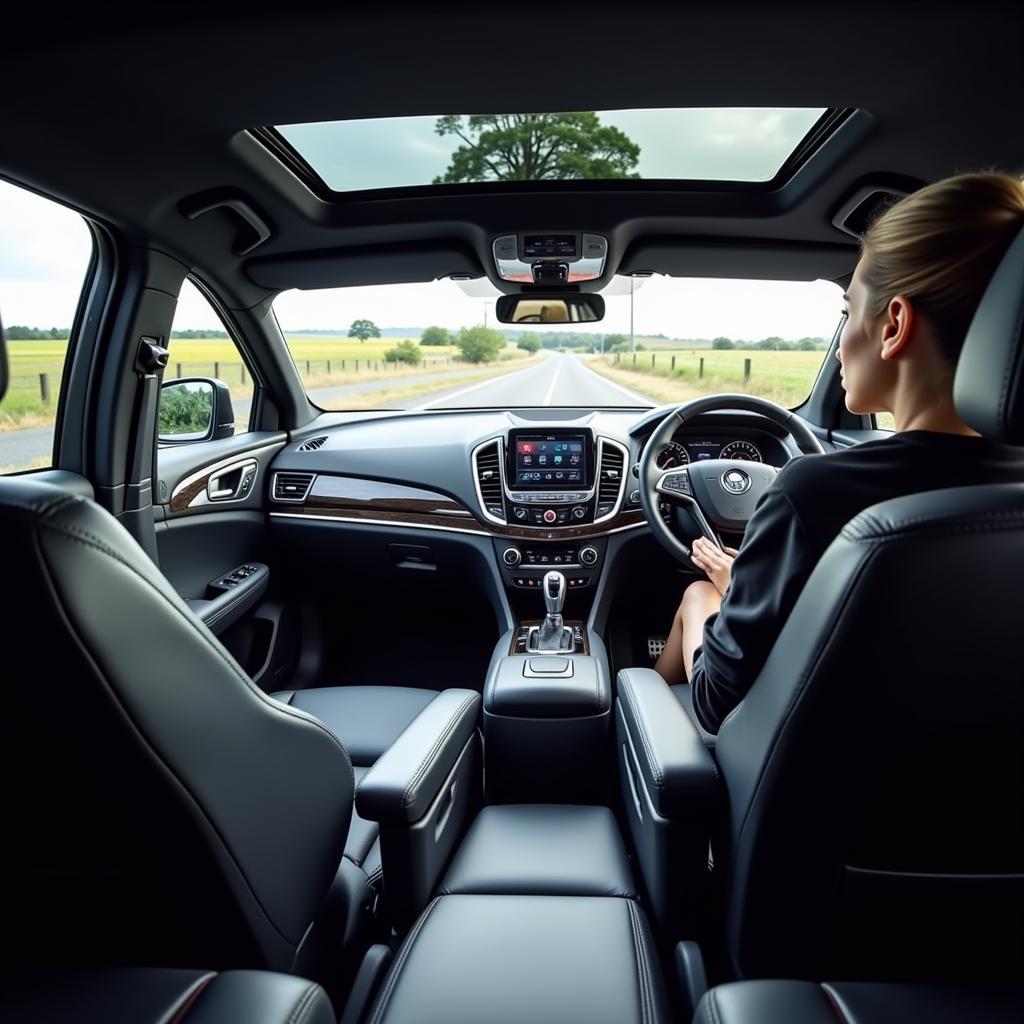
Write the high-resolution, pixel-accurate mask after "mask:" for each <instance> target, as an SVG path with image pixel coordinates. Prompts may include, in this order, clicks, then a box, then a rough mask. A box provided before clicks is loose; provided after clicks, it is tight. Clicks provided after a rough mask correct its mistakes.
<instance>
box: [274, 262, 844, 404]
mask: <svg viewBox="0 0 1024 1024" xmlns="http://www.w3.org/2000/svg"><path fill="white" fill-rule="evenodd" d="M602 294H603V295H604V297H605V303H606V312H605V318H604V320H602V321H601V322H599V323H596V324H566V325H564V326H560V325H550V324H547V325H543V326H541V325H529V326H525V327H524V326H522V325H519V326H515V327H513V326H511V325H505V324H499V323H498V322H497V320H496V317H495V311H494V310H495V300H496V298H497V296H498V293H497V291H496V290H495V289H494V288H493V287H492V286H491V285H490V284H488V283H487V282H486V281H472V282H464V283H463V284H461V285H460V284H458V283H456V282H454V281H450V280H443V281H435V282H433V283H430V284H396V285H377V286H373V287H359V288H336V289H322V290H316V291H288V292H283V293H282V294H281V295H279V296H278V297H277V299H276V300H275V301H274V311H275V313H276V315H277V319H278V322H279V324H280V326H281V330H282V331H283V333H284V335H285V338H286V339H287V342H288V347H289V349H290V351H291V354H292V358H293V359H294V360H295V366H296V369H297V370H298V372H299V375H300V377H301V378H302V381H303V383H304V384H305V386H306V390H307V393H308V394H309V397H310V399H311V400H312V401H313V402H314V404H316V405H318V406H320V407H321V408H323V409H330V410H353V409H444V408H453V409H459V408H499V409H508V408H514V407H521V406H573V407H582V408H596V407H607V406H633V407H638V408H640V407H650V406H655V405H661V404H664V403H666V402H681V401H685V400H686V399H689V398H694V397H696V396H698V395H703V394H714V393H718V392H724V391H729V392H742V393H744V394H750V395H757V396H760V397H763V398H768V399H771V400H772V401H774V402H778V403H779V404H780V405H784V406H787V407H789V408H793V407H794V406H797V405H799V404H800V403H801V402H803V401H804V399H805V398H806V397H807V395H808V394H809V392H810V390H811V386H812V385H813V383H814V379H815V377H816V376H817V374H818V371H819V370H820V368H821V364H822V361H823V359H824V358H825V354H826V351H827V349H828V346H829V343H830V341H831V339H832V336H833V333H834V331H835V327H836V324H837V323H838V321H839V316H840V313H841V311H842V289H841V288H839V287H838V286H837V285H835V284H833V283H832V282H831V281H812V282H803V281H800V282H793V281H746V280H743V281H740V280H713V279H708V278H671V277H663V276H654V277H651V278H616V279H615V281H614V282H613V283H612V284H611V285H610V286H609V287H608V288H606V289H605V290H604V292H603V293H602Z"/></svg>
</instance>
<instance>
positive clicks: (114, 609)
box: [0, 477, 436, 981]
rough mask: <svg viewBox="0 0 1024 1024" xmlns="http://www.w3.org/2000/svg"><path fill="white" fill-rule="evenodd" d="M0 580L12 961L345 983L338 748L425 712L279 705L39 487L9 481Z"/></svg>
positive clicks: (394, 729) (135, 549)
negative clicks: (277, 973) (232, 970)
mask: <svg viewBox="0 0 1024 1024" xmlns="http://www.w3.org/2000/svg"><path fill="white" fill-rule="evenodd" d="M0 564H2V565H3V567H4V578H5V581H7V587H8V594H9V595H14V594H15V593H16V595H17V599H16V600H14V601H10V602H8V603H6V605H5V609H4V617H3V620H2V628H3V646H4V658H5V662H4V668H5V680H7V681H8V687H7V688H6V690H7V692H6V693H5V697H6V702H5V714H4V729H3V750H4V777H5V779H7V780H8V781H9V783H13V784H10V785H9V786H8V787H7V792H6V796H5V808H4V809H5V814H6V818H7V822H8V825H9V828H8V840H7V841H6V842H5V843H4V847H3V859H4V867H5V869H6V870H5V873H4V877H5V878H6V879H7V880H8V883H9V890H10V893H9V897H8V899H7V900H6V901H5V923H6V925H7V928H8V935H9V936H17V950H16V956H18V957H19V958H20V959H21V960H27V961H30V962H31V961H33V960H41V961H43V962H45V963H46V964H48V965H50V964H55V963H62V962H63V963H73V964H76V965H88V964H109V963H125V964H137V963H160V964H165V965H177V964H195V963H205V964H209V965H212V966H215V967H217V968H225V967H235V966H245V967H263V968H269V969H273V970H282V971H296V972H298V973H306V974H308V975H310V976H313V977H322V976H323V975H322V974H321V970H322V969H326V970H327V971H329V972H330V977H331V979H332V980H335V981H336V980H337V979H338V972H339V969H341V968H342V967H343V965H344V962H345V958H344V957H343V956H342V953H343V952H344V951H345V949H346V948H347V946H348V944H349V943H350V942H352V941H354V939H355V938H356V937H357V936H358V934H359V931H360V922H361V921H362V920H363V919H364V916H365V913H364V912H366V911H368V910H369V908H370V906H371V904H372V900H373V892H372V890H371V888H370V886H369V884H368V881H367V877H366V875H365V874H364V872H363V870H362V869H361V868H360V867H358V866H357V865H356V863H354V861H356V860H357V858H356V857H352V858H351V859H350V858H348V857H343V855H342V854H343V851H344V850H345V849H346V842H347V841H348V842H350V843H351V842H352V840H351V838H350V830H349V823H350V820H351V819H352V816H353V813H352V811H353V793H354V773H353V767H352V763H351V760H350V757H349V755H348V753H347V752H346V750H345V747H344V746H343V745H342V743H341V742H339V740H338V738H337V733H342V734H343V735H344V736H345V738H346V741H347V742H350V743H352V745H353V748H354V749H355V750H356V751H357V753H358V756H359V757H360V759H362V760H363V762H364V763H366V760H367V759H369V758H371V757H372V756H374V755H375V754H376V753H378V752H379V750H380V747H381V745H384V744H386V743H387V742H388V739H389V737H391V736H393V735H397V733H398V732H400V731H401V730H402V728H404V726H405V724H407V722H408V720H411V718H412V717H414V716H415V714H416V712H417V710H418V709H419V708H420V707H421V706H423V705H424V704H425V703H426V702H427V701H428V700H429V699H430V698H431V697H433V696H436V694H434V693H432V692H430V691H401V690H395V691H387V692H386V693H383V694H382V693H378V692H377V688H368V690H364V691H363V692H362V693H361V694H359V693H355V692H352V691H349V692H345V693H344V694H343V695H339V694H338V693H337V692H336V693H334V694H333V695H332V693H331V692H330V691H322V692H318V693H317V695H315V696H313V695H310V694H305V693H299V694H294V695H292V696H291V698H290V701H291V706H289V705H288V704H287V703H283V702H279V701H277V700H273V699H271V698H270V697H269V696H267V695H266V694H264V693H262V692H261V691H260V690H259V689H258V688H257V687H256V686H255V685H254V684H253V683H252V681H251V680H250V679H249V678H248V677H247V676H246V675H245V673H244V672H243V671H242V670H241V669H240V668H239V666H238V665H237V664H236V663H235V662H234V660H233V659H232V658H231V657H230V656H229V655H228V654H227V652H226V651H225V650H224V648H223V647H222V646H221V645H220V644H219V643H218V641H217V640H216V639H215V638H214V637H213V635H212V634H211V633H210V632H209V631H208V630H207V629H206V628H205V627H204V626H203V625H202V624H201V623H200V622H199V621H198V619H196V617H195V616H194V615H193V614H192V613H191V612H190V611H189V609H188V608H187V606H186V604H185V602H184V601H182V600H181V598H179V596H178V595H177V593H176V592H175V591H174V589H173V588H172V587H171V586H170V584H169V583H168V582H167V580H166V579H165V578H164V576H163V575H162V574H161V573H160V572H159V570H158V569H157V568H156V567H155V566H154V565H153V563H152V562H151V561H150V559H149V558H148V557H147V556H146V554H145V553H144V552H143V551H142V549H141V548H140V547H139V546H138V545H137V544H136V543H135V541H134V540H133V539H132V538H131V537H130V536H129V535H128V533H127V532H126V531H125V530H124V529H123V528H122V527H121V525H120V524H119V523H118V522H117V521H116V520H115V519H114V518H113V517H112V516H110V515H109V514H108V513H107V512H105V511H104V510H103V509H102V508H100V507H99V506H98V505H96V504H95V503H93V502H91V501H89V500H87V499H85V498H82V497H79V496H74V495H70V494H68V493H66V492H64V491H62V490H59V489H57V488H55V487H52V486H50V485H48V484H44V483H39V482H36V481H33V480H32V478H31V477H23V478H20V479H17V478H13V479H12V478H9V477H4V478H0ZM15 581H16V582H15ZM324 701H326V704H323V702H324ZM322 704H323V706H322ZM303 706H309V707H311V708H312V709H313V710H314V711H315V712H317V713H318V714H322V715H323V716H324V717H325V718H327V719H328V721H329V723H330V726H329V727H328V726H326V725H324V724H323V723H322V722H321V721H319V720H318V718H317V717H314V716H313V715H311V714H307V713H306V712H305V711H303V710H302V707H303ZM375 712H376V714H375ZM358 832H359V830H358V829H357V838H359V835H358ZM359 841H361V842H362V844H363V847H364V848H368V847H369V846H370V845H372V838H371V839H370V840H369V841H367V839H366V836H365V835H362V837H361V839H360V840H359ZM362 860H363V861H365V855H363V858H362ZM11 880H16V881H15V882H13V884H11ZM352 966H353V967H354V964H353V965H352Z"/></svg>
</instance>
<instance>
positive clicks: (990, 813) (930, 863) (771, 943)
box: [715, 231, 1024, 980]
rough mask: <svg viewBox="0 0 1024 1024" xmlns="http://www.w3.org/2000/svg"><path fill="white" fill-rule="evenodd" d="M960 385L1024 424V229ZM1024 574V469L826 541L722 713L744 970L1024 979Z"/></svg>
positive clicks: (732, 924) (896, 503)
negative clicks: (740, 691) (734, 701)
mask: <svg viewBox="0 0 1024 1024" xmlns="http://www.w3.org/2000/svg"><path fill="white" fill-rule="evenodd" d="M955 400H956V403H957V408H958V410H959V412H960V415H961V416H962V417H963V419H964V420H965V421H966V422H967V423H968V424H969V425H971V426H972V427H974V428H975V429H976V430H978V431H979V432H980V433H981V434H983V435H985V436H987V437H989V438H991V439H993V440H998V441H1003V442H1006V443H1009V444H1016V445H1022V444H1024V231H1022V232H1021V234H1020V235H1019V236H1018V238H1017V239H1016V241H1015V242H1014V244H1013V245H1012V246H1011V248H1010V250H1009V251H1008V253H1007V255H1006V256H1005V258H1004V260H1003V262H1002V264H1001V266H1000V267H999V269H998V270H997V272H996V274H995V276H994V277H993V279H992V281H991V283H990V285H989V287H988V289H987V291H986V293H985V296H984V298H983V299H982V302H981V304H980V306H979V308H978V311H977V314H976V315H975V317H974V321H973V323H972V325H971V329H970V331H969V334H968V337H967V339H966V342H965V345H964V349H963V352H962V355H961V358H960V361H959V364H958V368H957V373H956V382H955ZM955 484H956V466H950V485H951V487H954V486H955ZM1022 586H1024V484H1003V485H998V486H986V487H971V488H963V489H950V490H941V491H933V492H928V493H924V494H918V495H913V496H910V497H906V498H900V499H896V500H893V501H887V502H883V503H881V504H879V505H876V506H874V507H872V508H870V509H867V510H866V511H865V512H863V513H862V514H861V515H858V516H857V517H856V518H855V519H853V520H852V521H851V522H850V523H849V524H847V526H846V527H845V528H844V529H843V531H842V533H841V535H840V536H839V537H838V538H837V539H836V540H835V541H834V543H833V544H832V545H831V547H830V548H829V549H828V551H827V552H826V553H825V555H824V556H823V557H822V559H821V561H820V562H819V564H818V566H817V567H816V568H815V571H814V572H813V574H812V575H811V577H810V579H809V580H808V582H807V584H806V586H805V588H804V590H803V592H802V594H801V596H800V598H799V600H798V602H797V604H796V606H795V607H794V610H793V612H792V614H791V616H790V618H789V620H788V622H787V624H786V626H785V627H784V629H783V630H782V632H781V633H780V635H779V637H778V640H777V641H776V643H775V646H774V648H773V650H772V652H771V655H770V656H769V658H768V660H767V662H766V664H765V666H764V668H763V669H762V671H761V673H760V675H759V677H758V678H757V680H756V681H755V682H754V685H753V687H752V688H751V690H750V691H749V693H748V694H747V696H746V698H745V699H744V700H743V701H742V702H741V703H740V705H739V706H738V707H737V708H736V709H735V710H734V711H733V712H732V714H730V715H729V716H728V717H727V718H726V720H725V722H724V723H723V725H722V727H721V729H720V731H719V733H718V739H717V746H716V750H715V756H716V759H717V763H718V768H719V770H720V773H721V778H722V782H723V784H724V787H725V790H726V792H727V812H726V818H725V821H724V823H723V827H722V830H721V835H720V837H719V839H718V841H717V844H716V849H715V854H716V856H715V861H716V865H717V866H718V868H719V870H720V871H723V873H724V879H723V884H724V888H725V891H726V900H727V907H726V922H725V923H726V941H727V946H728V953H729V956H730V958H731V961H732V963H731V968H732V970H733V971H734V972H735V973H736V975H737V976H739V977H794V976H795V977H802V978H811V979H813V978H821V977H829V976H832V977H862V978H864V977H867V978H877V979H883V980H884V979H886V978H893V977H895V978H902V979H921V980H946V979H948V978H950V977H953V978H957V979H962V980H969V979H978V978H991V977H996V978H1014V977H1019V972H1020V967H1021V964H1022V963H1024V816H1022V813H1021V809H1022V807H1024V773H1022V770H1021V766H1022V757H1024V677H1022V668H1021V666H1022V664H1024V659H1022V648H1021V643H1022V638H1021V628H1020V607H1021V593H1022Z"/></svg>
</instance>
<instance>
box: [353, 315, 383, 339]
mask: <svg viewBox="0 0 1024 1024" xmlns="http://www.w3.org/2000/svg"><path fill="white" fill-rule="evenodd" d="M348 336H349V337H350V338H358V339H359V340H360V342H363V341H366V339H367V338H379V337H380V328H379V327H378V326H377V325H376V324H375V323H374V322H373V321H372V320H353V321H352V326H351V327H350V328H349V329H348Z"/></svg>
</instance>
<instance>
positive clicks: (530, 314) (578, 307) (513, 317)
mask: <svg viewBox="0 0 1024 1024" xmlns="http://www.w3.org/2000/svg"><path fill="white" fill-rule="evenodd" d="M495 312H496V313H497V315H498V320H499V322H500V323H503V324H592V323H596V322H597V321H598V320H603V319H604V299H603V298H602V297H601V296H600V295H590V294H587V295H584V294H581V293H572V294H568V295H567V294H565V293H564V292H563V293H561V294H559V293H554V294H549V295H539V294H537V293H536V292H529V293H527V294H524V295H502V296H501V298H499V299H498V302H497V305H496V307H495Z"/></svg>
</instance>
